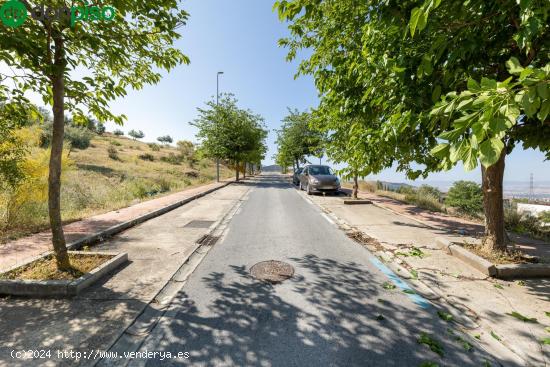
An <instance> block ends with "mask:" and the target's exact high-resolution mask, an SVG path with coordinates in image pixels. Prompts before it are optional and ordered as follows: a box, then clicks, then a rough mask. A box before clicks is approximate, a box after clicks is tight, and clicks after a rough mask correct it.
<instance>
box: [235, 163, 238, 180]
mask: <svg viewBox="0 0 550 367" xmlns="http://www.w3.org/2000/svg"><path fill="white" fill-rule="evenodd" d="M235 179H236V181H239V161H235Z"/></svg>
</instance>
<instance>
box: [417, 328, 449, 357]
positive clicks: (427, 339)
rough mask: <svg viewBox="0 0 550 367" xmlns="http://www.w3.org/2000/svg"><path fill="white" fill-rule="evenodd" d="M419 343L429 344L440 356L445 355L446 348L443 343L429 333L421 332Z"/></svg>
mask: <svg viewBox="0 0 550 367" xmlns="http://www.w3.org/2000/svg"><path fill="white" fill-rule="evenodd" d="M417 341H418V343H420V344H424V345H427V346H428V347H429V348H430V350H431V351H432V352H435V353H437V354H438V355H439V356H440V357H443V355H444V351H445V350H444V349H443V346H442V345H441V343H439V341H438V340H437V339H434V338H432V337H431V336H430V335H428V334H427V333H424V332H423V333H421V334H420V337H419V338H418V340H417Z"/></svg>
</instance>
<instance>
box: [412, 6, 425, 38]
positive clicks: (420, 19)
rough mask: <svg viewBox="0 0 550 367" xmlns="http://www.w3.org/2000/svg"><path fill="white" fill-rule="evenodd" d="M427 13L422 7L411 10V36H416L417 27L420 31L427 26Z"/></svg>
mask: <svg viewBox="0 0 550 367" xmlns="http://www.w3.org/2000/svg"><path fill="white" fill-rule="evenodd" d="M426 21H427V15H426V13H424V11H423V10H422V9H421V8H414V9H413V10H412V11H411V19H410V21H409V29H410V32H411V36H412V37H414V32H415V31H416V29H417V27H418V30H419V31H422V30H423V29H424V27H426Z"/></svg>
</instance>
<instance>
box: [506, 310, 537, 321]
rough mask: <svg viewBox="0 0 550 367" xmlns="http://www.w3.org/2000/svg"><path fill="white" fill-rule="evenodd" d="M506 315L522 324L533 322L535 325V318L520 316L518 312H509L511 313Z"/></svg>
mask: <svg viewBox="0 0 550 367" xmlns="http://www.w3.org/2000/svg"><path fill="white" fill-rule="evenodd" d="M506 315H509V316H512V317H515V318H516V319H518V320H521V321H523V322H535V323H536V322H537V319H536V318H534V317H527V316H523V315H522V314H520V313H519V312H516V311H514V312H511V313H506Z"/></svg>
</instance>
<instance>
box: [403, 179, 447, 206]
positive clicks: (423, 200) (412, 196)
mask: <svg viewBox="0 0 550 367" xmlns="http://www.w3.org/2000/svg"><path fill="white" fill-rule="evenodd" d="M407 191H409V190H407ZM440 195H441V191H439V189H437V188H436V187H433V186H429V185H422V186H420V187H419V188H418V189H416V190H414V189H412V190H410V191H409V192H408V193H407V194H405V201H406V202H408V203H410V204H415V205H416V206H418V207H420V208H422V209H427V210H431V211H435V212H444V211H445V207H444V206H443V205H442V204H441V203H440V202H439V197H440Z"/></svg>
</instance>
